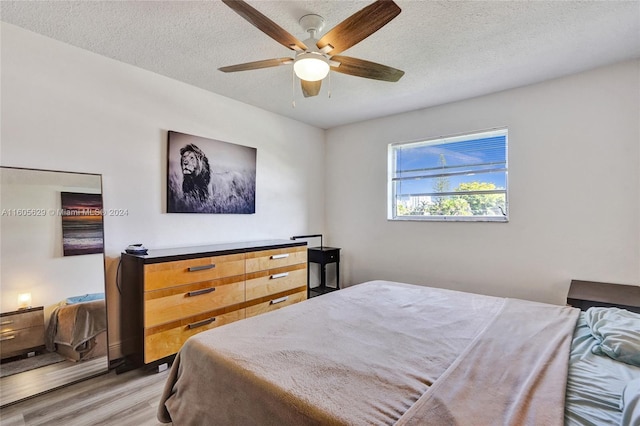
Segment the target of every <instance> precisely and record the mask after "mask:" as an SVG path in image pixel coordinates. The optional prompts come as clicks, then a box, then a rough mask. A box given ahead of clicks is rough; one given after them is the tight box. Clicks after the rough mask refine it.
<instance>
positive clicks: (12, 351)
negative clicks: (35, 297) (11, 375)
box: [0, 306, 44, 359]
mask: <svg viewBox="0 0 640 426" xmlns="http://www.w3.org/2000/svg"><path fill="white" fill-rule="evenodd" d="M0 326H1V328H0V358H2V359H4V358H9V357H13V356H18V355H25V354H28V353H29V352H34V351H37V350H39V349H43V348H44V307H42V306H38V307H35V308H28V309H20V310H17V311H12V312H5V313H1V314H0Z"/></svg>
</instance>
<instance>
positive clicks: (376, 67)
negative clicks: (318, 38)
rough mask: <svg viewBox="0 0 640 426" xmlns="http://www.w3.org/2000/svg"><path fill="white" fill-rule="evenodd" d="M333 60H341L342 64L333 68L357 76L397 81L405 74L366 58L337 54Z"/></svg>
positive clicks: (332, 68)
mask: <svg viewBox="0 0 640 426" xmlns="http://www.w3.org/2000/svg"><path fill="white" fill-rule="evenodd" d="M331 60H332V61H336V62H340V66H332V67H331V70H333V71H336V72H341V73H343V74H349V75H355V76H356V77H364V78H372V79H374V80H382V81H391V82H396V81H398V80H400V78H401V77H402V76H403V75H404V71H401V70H399V69H396V68H391V67H388V66H386V65H382V64H376V63H375V62H370V61H365V60H364V59H358V58H351V57H349V56H339V55H336V56H332V57H331Z"/></svg>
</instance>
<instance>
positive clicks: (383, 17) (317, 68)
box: [219, 0, 404, 97]
mask: <svg viewBox="0 0 640 426" xmlns="http://www.w3.org/2000/svg"><path fill="white" fill-rule="evenodd" d="M222 1H223V3H224V4H226V5H227V6H229V7H230V8H231V9H233V10H234V11H235V12H236V13H237V14H238V15H240V16H242V17H243V18H244V19H246V20H247V21H249V22H250V23H251V24H252V25H253V26H255V27H256V28H258V29H259V30H260V31H262V32H263V33H265V34H266V35H268V36H269V37H271V38H272V39H274V40H275V41H277V42H278V43H280V44H282V45H283V46H285V47H286V48H289V49H291V50H294V51H295V52H296V55H295V57H294V58H289V57H285V58H275V59H267V60H263V61H255V62H248V63H244V64H238V65H231V66H227V67H222V68H219V70H220V71H223V72H236V71H247V70H255V69H260V68H269V67H276V66H280V65H289V64H293V69H294V72H295V74H296V75H297V76H298V78H299V79H300V82H301V85H302V93H303V95H304V96H305V97H310V96H316V95H317V94H318V93H319V92H320V87H321V85H322V79H323V78H325V77H326V76H327V75H328V73H329V70H330V69H331V70H333V71H337V72H340V73H343V74H349V75H353V76H356V77H364V78H371V79H375V80H382V81H390V82H396V81H398V80H400V78H401V77H402V76H403V75H404V71H401V70H399V69H396V68H392V67H389V66H386V65H382V64H377V63H375V62H370V61H365V60H364V59H358V58H352V57H349V56H342V55H339V53H341V52H343V51H345V50H347V49H348V48H350V47H352V46H354V45H355V44H357V43H359V42H361V41H362V40H364V39H365V38H367V37H369V36H370V35H371V34H373V33H375V32H376V31H378V30H379V29H380V28H382V27H383V26H385V25H386V24H387V23H388V22H389V21H391V20H392V19H393V18H395V17H396V16H398V14H399V13H400V7H398V5H397V4H395V3H394V2H393V1H392V0H377V1H376V2H374V3H372V4H370V5H369V6H367V7H365V8H364V9H361V10H360V11H358V12H356V13H354V14H353V15H351V16H350V17H348V18H347V19H345V20H344V21H342V22H341V23H340V24H338V25H337V26H335V27H334V28H333V29H331V30H330V31H328V32H327V33H326V34H325V35H324V36H322V37H321V38H320V39H319V40H317V39H316V35H317V34H319V33H320V31H322V28H323V26H324V18H322V17H321V16H319V15H315V14H310V15H305V16H303V17H302V18H300V25H301V26H302V27H303V29H304V30H305V31H306V32H308V33H309V35H310V37H309V38H308V39H307V40H305V41H304V42H302V41H300V40H298V39H297V38H296V37H294V36H293V35H291V34H290V33H288V32H287V31H286V30H284V29H283V28H282V27H280V26H279V25H278V24H276V23H275V22H273V21H272V20H270V19H269V18H267V17H266V16H265V15H263V14H262V13H260V12H258V11H257V10H256V9H254V8H253V7H252V6H250V5H249V4H247V3H246V2H244V1H242V0H222Z"/></svg>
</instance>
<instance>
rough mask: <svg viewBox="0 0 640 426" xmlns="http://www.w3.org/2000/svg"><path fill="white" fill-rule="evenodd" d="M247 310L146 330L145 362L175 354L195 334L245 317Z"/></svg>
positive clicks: (193, 318) (202, 317)
mask: <svg viewBox="0 0 640 426" xmlns="http://www.w3.org/2000/svg"><path fill="white" fill-rule="evenodd" d="M244 317H245V310H244V309H239V310H236V311H232V312H229V313H227V314H222V315H218V316H215V317H208V316H206V315H200V316H196V317H192V318H189V319H185V320H182V321H180V322H179V323H177V324H175V326H173V327H172V326H171V325H168V326H167V327H156V329H150V330H145V337H144V344H145V351H144V362H145V363H147V364H148V363H150V362H153V361H156V360H159V359H161V358H164V357H166V356H169V355H173V354H175V353H176V352H178V351H179V350H180V348H181V347H182V345H183V344H184V342H186V341H187V339H188V338H189V337H191V336H193V335H195V334H198V333H200V332H203V331H205V330H210V329H212V328H216V327H220V326H222V325H225V324H229V323H232V322H234V321H238V320H241V319H244Z"/></svg>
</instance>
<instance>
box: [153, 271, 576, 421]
mask: <svg viewBox="0 0 640 426" xmlns="http://www.w3.org/2000/svg"><path fill="white" fill-rule="evenodd" d="M577 317H578V310H577V309H573V308H569V307H559V306H553V305H547V304H541V303H535V302H527V301H521V300H514V299H503V298H497V297H491V296H483V295H476V294H470V293H462V292H456V291H451V290H443V289H434V288H428V287H422V286H413V285H408V284H401V283H393V282H387V281H372V282H369V283H364V284H360V285H357V286H353V287H350V288H347V289H344V290H341V291H339V292H334V293H331V294H328V295H324V296H322V297H318V298H314V299H311V300H308V301H306V302H304V303H300V304H296V305H293V306H290V307H287V308H283V309H281V310H278V311H275V312H271V313H268V314H264V315H261V316H257V317H253V318H249V319H246V320H244V321H240V322H237V323H233V324H229V325H226V326H224V327H220V328H217V329H214V330H211V331H207V332H204V333H200V334H198V335H197V336H194V337H192V338H191V339H189V340H188V341H187V342H186V343H185V345H184V346H183V348H182V349H181V351H180V352H179V353H178V355H177V357H176V360H175V362H174V364H173V366H172V370H171V373H170V377H169V379H168V381H167V384H166V387H165V390H164V394H163V396H162V401H161V404H160V407H159V412H158V418H159V419H160V420H161V421H163V422H170V421H173V423H174V424H175V425H190V424H224V425H234V424H236V425H246V424H278V425H312V424H318V425H319V424H323V425H327V424H335V425H340V424H344V425H347V424H399V425H402V424H426V423H429V424H435V425H439V424H442V425H452V424H469V422H470V421H473V423H474V424H505V425H507V424H513V425H522V424H540V425H554V424H557V425H561V424H562V423H563V411H564V393H565V383H566V374H567V359H568V357H569V351H570V343H571V337H572V334H573V330H574V327H575V322H576V319H577Z"/></svg>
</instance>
